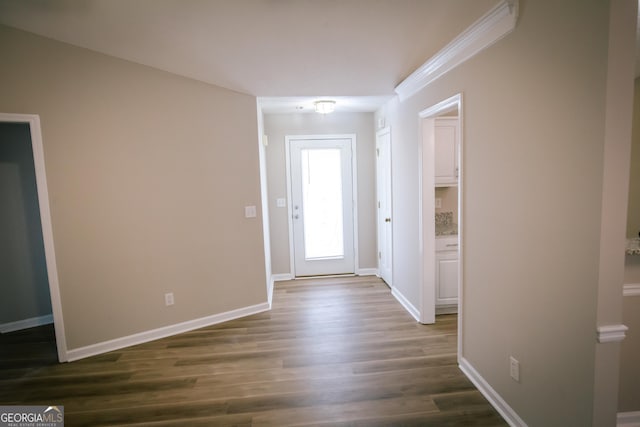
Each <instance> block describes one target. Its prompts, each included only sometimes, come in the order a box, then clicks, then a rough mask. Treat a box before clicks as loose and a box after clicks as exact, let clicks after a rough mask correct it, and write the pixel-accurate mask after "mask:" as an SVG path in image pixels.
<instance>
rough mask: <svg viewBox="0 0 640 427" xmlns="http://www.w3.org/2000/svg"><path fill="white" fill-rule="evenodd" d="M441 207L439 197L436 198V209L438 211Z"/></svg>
mask: <svg viewBox="0 0 640 427" xmlns="http://www.w3.org/2000/svg"><path fill="white" fill-rule="evenodd" d="M441 207H442V199H441V198H440V197H436V209H440V208H441Z"/></svg>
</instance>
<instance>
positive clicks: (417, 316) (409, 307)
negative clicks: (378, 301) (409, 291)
mask: <svg viewBox="0 0 640 427" xmlns="http://www.w3.org/2000/svg"><path fill="white" fill-rule="evenodd" d="M391 295H393V297H394V298H395V299H396V300H398V302H399V303H400V304H401V305H402V306H403V307H404V309H405V310H407V311H408V312H409V314H410V315H411V316H412V317H413V318H414V319H416V322H420V310H418V309H417V308H415V307H414V305H413V304H411V303H410V302H409V300H408V299H407V298H406V297H405V296H404V295H402V292H400V291H399V290H398V288H391Z"/></svg>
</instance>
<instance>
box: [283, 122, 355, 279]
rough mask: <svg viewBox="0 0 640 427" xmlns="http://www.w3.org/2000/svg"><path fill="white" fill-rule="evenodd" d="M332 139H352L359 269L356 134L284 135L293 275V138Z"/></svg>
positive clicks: (353, 203)
mask: <svg viewBox="0 0 640 427" xmlns="http://www.w3.org/2000/svg"><path fill="white" fill-rule="evenodd" d="M299 139H302V140H323V139H326V140H330V139H349V140H351V177H352V178H351V182H352V189H351V190H352V193H351V194H352V198H353V200H352V211H351V214H352V216H353V268H354V274H357V272H358V270H359V262H358V168H357V164H358V161H357V160H358V159H357V156H356V153H357V150H356V134H355V133H350V134H326V135H324V134H323V135H286V136H285V137H284V147H285V148H284V151H285V161H286V176H287V198H288V200H287V224H288V227H289V271H291V277H292V278H294V279H295V278H296V270H295V259H294V243H293V221H292V219H293V207H292V206H291V200H292V188H291V151H290V149H291V140H299Z"/></svg>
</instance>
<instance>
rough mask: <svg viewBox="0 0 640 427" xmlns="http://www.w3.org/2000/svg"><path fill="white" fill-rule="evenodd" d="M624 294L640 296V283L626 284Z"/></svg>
mask: <svg viewBox="0 0 640 427" xmlns="http://www.w3.org/2000/svg"><path fill="white" fill-rule="evenodd" d="M622 295H623V296H625V297H638V296H640V283H628V284H626V285H624V288H623V291H622Z"/></svg>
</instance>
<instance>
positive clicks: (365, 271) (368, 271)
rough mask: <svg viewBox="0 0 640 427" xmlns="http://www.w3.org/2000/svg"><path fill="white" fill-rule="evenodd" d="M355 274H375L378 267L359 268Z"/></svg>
mask: <svg viewBox="0 0 640 427" xmlns="http://www.w3.org/2000/svg"><path fill="white" fill-rule="evenodd" d="M356 274H357V275H358V276H377V275H378V269H377V268H359V269H358V271H357V272H356Z"/></svg>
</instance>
